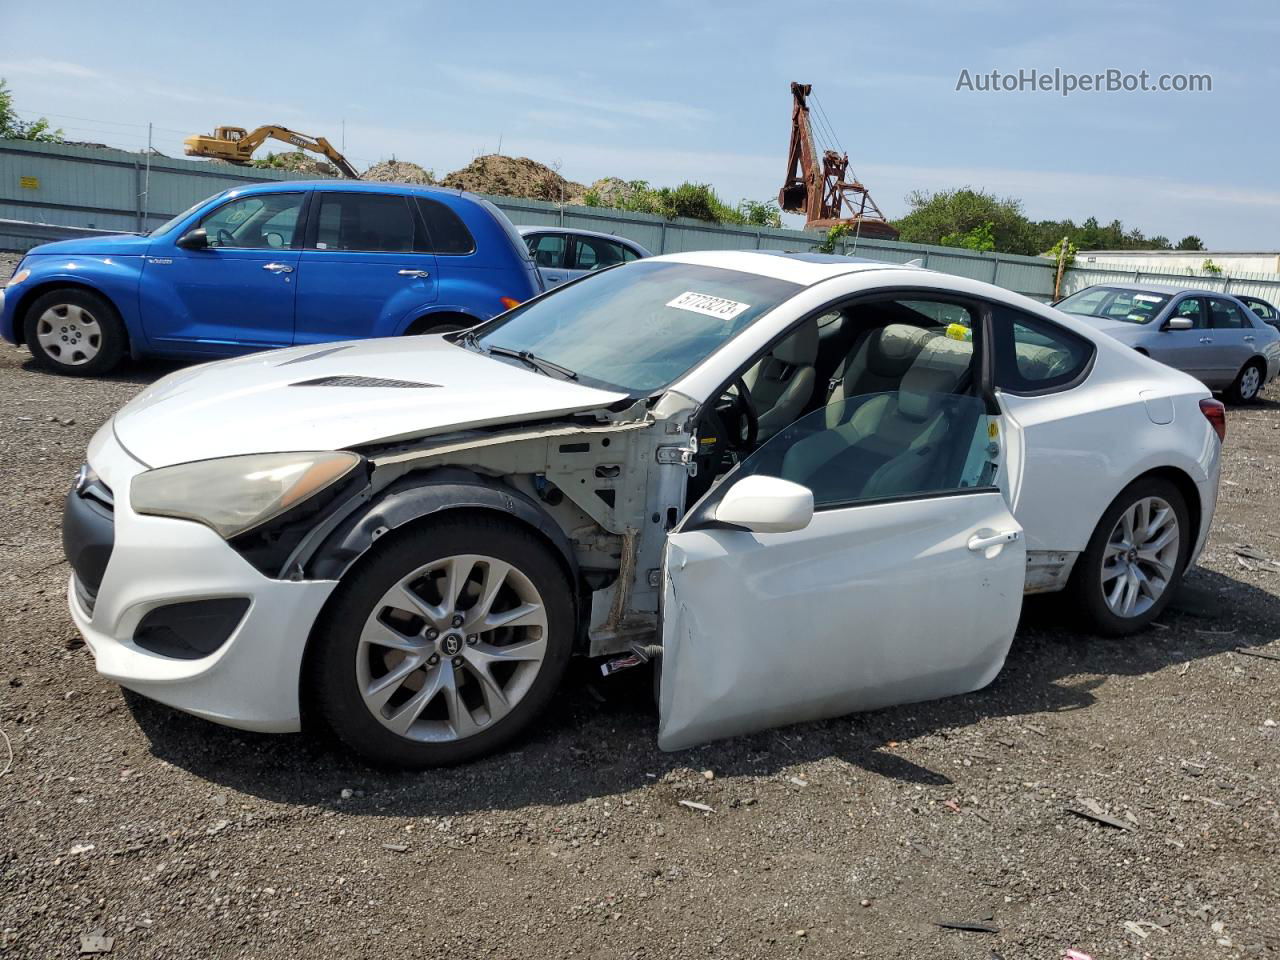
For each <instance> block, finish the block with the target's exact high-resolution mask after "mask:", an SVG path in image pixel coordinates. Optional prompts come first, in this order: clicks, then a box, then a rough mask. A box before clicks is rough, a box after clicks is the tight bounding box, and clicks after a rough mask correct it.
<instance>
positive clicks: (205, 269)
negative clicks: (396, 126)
mask: <svg viewBox="0 0 1280 960" xmlns="http://www.w3.org/2000/svg"><path fill="white" fill-rule="evenodd" d="M541 289H542V283H541V281H540V279H539V277H538V271H537V268H536V267H535V265H534V263H533V261H532V260H531V259H530V257H529V251H528V249H527V247H526V246H525V244H524V242H523V241H522V240H521V238H520V235H519V234H518V233H517V232H516V230H515V228H514V227H512V226H511V223H510V221H508V220H507V218H506V216H505V215H504V214H503V213H502V212H501V211H500V210H499V209H498V208H497V207H495V206H494V205H493V204H491V203H489V202H488V201H487V200H484V199H482V198H481V197H477V196H474V195H472V194H468V193H463V192H460V191H457V190H444V189H437V188H432V187H417V186H408V185H398V184H384V183H361V182H359V181H351V180H337V181H332V182H330V181H307V182H302V183H270V184H260V185H254V186H250V187H245V188H242V189H236V190H229V191H226V192H224V193H220V194H218V195H217V196H214V197H210V198H209V199H208V200H204V201H201V202H200V203H198V204H196V205H195V206H194V207H192V208H191V209H190V210H187V211H186V212H185V213H180V214H178V216H176V217H174V218H173V219H172V220H170V221H169V222H168V223H165V224H164V225H162V226H160V227H157V228H156V229H155V230H153V231H152V232H151V233H150V234H147V235H145V236H135V235H132V234H119V235H113V236H105V237H93V238H89V239H83V240H64V241H61V242H59V243H49V244H45V245H43V246H39V247H36V248H35V249H33V250H32V251H31V252H30V253H28V254H27V256H26V257H25V258H24V259H23V261H22V262H21V263H20V264H19V265H18V269H17V270H16V271H15V272H14V274H13V277H12V278H11V279H10V280H9V283H8V285H7V287H6V288H5V290H4V292H3V294H2V295H0V296H2V297H3V301H2V302H3V311H2V312H0V336H3V337H4V339H6V340H8V341H9V342H10V343H14V344H25V345H26V346H28V347H29V348H30V350H31V353H32V355H33V356H34V357H35V358H36V360H37V361H39V362H41V363H42V364H43V365H45V366H47V367H50V368H52V369H54V370H57V371H59V372H62V373H69V374H77V375H80V376H95V375H98V374H103V373H106V372H107V371H108V370H110V369H111V368H112V367H114V366H115V365H116V364H117V363H118V362H119V361H120V359H121V358H122V357H123V356H124V355H125V354H131V355H132V356H134V357H139V356H147V355H169V356H193V357H208V358H213V357H224V356H231V355H234V354H239V353H247V352H249V351H253V350H262V349H266V348H269V347H287V346H294V345H301V344H308V343H323V342H325V341H330V340H349V339H354V338H360V337H389V336H399V335H401V334H416V333H439V332H444V331H447V330H458V329H462V328H464V327H469V326H472V325H474V324H476V323H479V322H480V321H482V320H488V319H489V318H490V317H492V316H494V315H496V314H499V313H502V312H503V311H504V310H507V309H508V308H510V307H513V306H515V305H516V304H517V303H519V302H521V301H524V300H528V299H529V298H530V297H533V296H535V295H536V294H537V293H539V292H540V291H541Z"/></svg>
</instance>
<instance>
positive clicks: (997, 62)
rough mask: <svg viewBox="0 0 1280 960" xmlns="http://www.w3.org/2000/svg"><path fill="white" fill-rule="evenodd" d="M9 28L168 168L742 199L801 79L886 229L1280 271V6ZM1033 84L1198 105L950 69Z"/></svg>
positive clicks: (539, 9) (432, 7) (951, 6)
mask: <svg viewBox="0 0 1280 960" xmlns="http://www.w3.org/2000/svg"><path fill="white" fill-rule="evenodd" d="M6 6H7V9H6V11H5V17H4V25H3V28H2V30H0V77H4V78H6V79H7V81H8V83H9V86H10V89H11V90H12V92H13V93H14V95H15V102H16V105H17V107H18V109H19V110H20V111H22V112H23V115H24V116H26V117H28V118H30V117H32V116H37V115H45V116H48V117H49V119H50V120H51V121H52V122H53V123H54V124H55V125H56V126H59V127H61V128H62V129H63V131H64V135H65V136H66V137H67V138H68V139H74V140H87V141H95V142H102V143H107V144H109V145H112V146H120V147H124V148H130V149H139V148H141V147H144V146H145V145H146V143H147V124H148V123H150V124H152V125H153V134H152V135H153V138H154V140H153V142H154V145H155V147H156V148H157V149H158V150H160V151H161V152H163V153H166V154H169V155H171V156H180V155H181V153H182V147H181V141H182V138H183V137H184V136H186V135H188V134H191V133H201V132H207V131H209V130H211V129H212V128H213V127H214V126H216V125H234V126H243V127H248V128H250V129H252V128H253V127H255V126H258V125H260V124H264V123H279V124H283V125H285V126H288V127H292V128H294V129H297V130H300V131H303V132H306V133H309V134H313V135H321V136H326V137H328V138H329V139H330V141H331V142H333V143H335V144H339V143H345V152H346V153H347V155H348V157H350V158H351V159H352V160H353V161H354V162H355V164H356V165H357V167H360V168H363V167H364V166H367V165H368V164H371V163H373V162H375V161H378V160H381V159H386V158H388V157H392V156H395V157H397V158H399V159H403V160H412V161H414V162H415V163H419V164H421V165H422V166H424V167H427V168H429V169H432V170H434V171H435V172H436V173H437V175H443V174H445V173H447V172H449V171H452V170H455V169H457V168H459V167H462V166H464V165H466V164H467V163H469V162H470V161H471V159H472V158H473V157H475V156H477V155H479V154H482V153H491V152H496V151H497V150H498V149H499V146H500V147H501V152H502V153H505V154H511V155H517V156H529V157H532V158H533V159H535V160H539V161H541V162H543V163H547V164H549V165H552V166H555V167H557V168H558V169H559V170H560V172H561V173H562V174H563V175H564V176H567V177H569V178H570V179H572V180H577V181H580V182H588V183H589V182H591V181H593V180H595V179H598V178H600V177H605V176H617V177H622V178H623V179H626V180H647V181H649V182H650V183H652V184H654V185H675V184H677V183H679V182H681V181H684V180H690V181H694V182H700V183H710V184H711V185H713V186H714V187H715V189H716V190H717V192H718V193H719V194H720V195H721V196H722V197H723V198H724V199H726V200H727V201H729V202H731V203H733V202H737V201H738V200H739V199H741V198H751V199H758V200H764V199H773V198H775V197H776V196H777V191H778V188H779V187H780V186H781V185H782V181H783V178H784V177H785V175H786V170H785V166H786V152H787V144H788V137H789V126H790V108H791V95H790V90H789V85H790V82H791V81H793V80H796V81H800V82H804V83H811V84H813V92H814V96H815V98H816V100H817V102H818V103H819V104H820V105H821V107H822V111H823V114H822V116H823V119H825V120H826V121H827V123H826V124H823V125H822V130H823V132H824V136H823V137H822V140H823V141H824V145H826V144H831V143H833V142H835V141H838V145H839V146H841V147H843V149H844V150H846V151H848V153H849V156H850V161H851V166H852V168H853V170H854V171H855V172H856V174H857V175H858V177H859V178H860V179H861V180H862V181H863V182H864V183H865V184H866V185H867V187H868V188H869V189H870V191H871V194H872V196H873V197H874V198H875V200H876V202H877V203H878V204H879V205H880V206H881V208H882V209H883V210H884V212H885V213H886V214H887V215H888V216H889V217H891V218H892V217H897V216H901V215H902V214H904V213H905V212H907V210H908V204H907V196H908V194H910V193H911V192H912V191H914V190H925V191H936V190H947V189H952V188H956V187H965V186H968V187H973V188H975V189H983V190H987V191H989V192H992V193H995V194H997V195H1000V196H1011V197H1016V198H1018V199H1020V200H1021V201H1022V202H1023V204H1024V207H1025V210H1026V213H1027V214H1028V215H1029V216H1031V217H1033V218H1035V219H1062V218H1071V219H1074V220H1075V221H1076V222H1080V221H1082V220H1084V219H1085V218H1086V217H1089V216H1096V217H1097V218H1098V219H1099V220H1101V221H1103V222H1108V221H1110V220H1112V219H1116V218H1119V219H1120V220H1122V221H1123V222H1124V223H1125V225H1126V227H1138V228H1140V229H1142V230H1143V231H1144V232H1145V233H1146V234H1148V235H1152V234H1163V235H1165V236H1168V237H1170V238H1172V239H1174V240H1177V239H1178V238H1179V237H1182V236H1184V235H1186V234H1191V233H1194V234H1197V235H1198V236H1200V237H1201V238H1202V239H1203V240H1204V241H1205V243H1206V244H1207V245H1208V247H1209V248H1210V249H1211V250H1218V251H1231V250H1258V249H1266V250H1277V249H1280V182H1278V181H1277V176H1276V174H1277V170H1278V169H1280V164H1278V163H1277V161H1278V159H1280V124H1277V122H1276V117H1277V106H1278V105H1280V96H1278V94H1280V3H1276V2H1275V0H1256V2H1255V0H1243V2H1232V0H1217V2H1215V3H1210V4H1206V3H1204V2H1202V0H1194V2H1190V0H1170V2H1163V3H1148V2H1133V0H1107V2H1096V0H1073V2H1071V3H1065V4H1045V3H1037V4H1030V3H1022V2H1011V0H1010V2H1005V0H971V2H967V3H966V2H959V0H949V2H944V0H896V2H893V3H876V4H858V3H854V2H850V3H845V4H841V5H836V6H832V5H828V6H821V5H819V6H816V7H815V6H810V7H808V8H804V7H802V6H800V5H795V4H782V3H777V2H773V3H734V4H729V3H716V2H710V0H704V2H690V0H682V2H672V0H646V2H645V3H632V4H625V5H624V4H619V3H605V2H598V0H597V2H595V3H578V2H574V0H565V2H561V3H558V4H552V5H546V4H530V3H515V2H507V0H490V2H487V3H486V2H476V0H471V2H466V3H444V2H442V3H408V2H399V0H381V2H378V3H376V4H368V5H362V4H353V3H351V2H346V3H341V4H339V3H332V2H329V0H311V2H307V3H293V2H277V3H270V4H268V3H256V4H249V3H242V2H239V0H220V2H217V3H201V4H196V3H181V4H176V3H172V2H168V3H148V2H135V3H131V4H128V5H116V4H104V3H101V2H100V0H99V2H96V3H92V4H89V3H84V4H78V3H59V4H56V5H52V6H45V5H42V4H13V5H11V6H9V5H6ZM802 9H807V10H808V12H807V13H805V15H804V16H801V14H800V11H801V10H802ZM1032 69H1035V70H1038V71H1040V72H1041V73H1042V74H1043V73H1046V72H1047V73H1050V74H1051V73H1052V72H1053V71H1054V70H1055V69H1058V70H1061V71H1065V72H1069V73H1075V74H1092V73H1095V72H1101V71H1106V70H1108V69H1114V70H1118V71H1121V72H1131V73H1135V74H1136V73H1138V72H1139V71H1142V70H1146V71H1148V73H1149V74H1150V77H1151V81H1152V82H1154V81H1155V79H1156V78H1158V77H1159V76H1160V75H1161V74H1208V75H1209V76H1210V77H1211V78H1212V90H1211V91H1201V92H1139V91H1135V92H1123V91H1118V92H1082V91H1076V92H1075V93H1073V94H1071V95H1070V96H1065V97H1064V96H1062V95H1061V94H1060V93H1057V92H1052V91H1049V92H1045V91H1031V90H1025V91H1015V92H1005V91H996V92H990V91H981V90H972V89H960V90H958V89H957V85H958V83H959V82H960V81H961V78H962V76H964V74H963V73H962V71H968V74H967V75H968V77H969V78H970V80H971V82H972V84H973V85H974V86H976V85H977V83H978V81H976V80H975V79H974V78H976V77H978V76H979V75H982V74H989V73H990V72H991V71H992V70H996V71H1000V72H1001V73H1004V74H1017V73H1018V71H1019V70H1026V71H1030V70H1032ZM815 112H816V111H815ZM277 149H286V148H284V147H283V145H280V146H279V147H278V148H277ZM790 222H791V223H792V224H795V223H796V222H797V221H795V220H794V219H792V220H790Z"/></svg>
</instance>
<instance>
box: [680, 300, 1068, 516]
mask: <svg viewBox="0 0 1280 960" xmlns="http://www.w3.org/2000/svg"><path fill="white" fill-rule="evenodd" d="M974 319H975V318H974V317H973V316H972V315H971V314H970V311H969V309H968V308H967V307H964V306H962V305H960V304H956V303H950V302H946V301H928V300H919V299H883V300H874V301H861V302H858V303H855V304H852V305H850V306H849V307H846V308H843V309H841V310H838V311H834V312H832V313H829V314H825V315H823V316H820V317H816V318H813V319H811V320H808V321H805V322H804V323H803V324H802V325H801V326H800V327H798V328H797V329H796V330H795V331H793V332H792V333H791V334H790V335H788V336H787V337H785V338H784V339H782V340H780V341H779V342H778V343H776V344H775V345H774V346H773V347H772V348H771V349H770V350H769V352H768V353H767V354H766V355H765V356H764V357H762V358H761V359H759V360H758V361H756V362H755V363H754V364H752V365H751V366H750V367H749V368H748V369H747V370H745V371H744V372H743V373H742V374H741V375H740V376H739V377H737V378H735V380H734V382H733V383H731V384H730V386H729V387H727V388H726V390H725V392H724V394H723V395H722V396H721V397H720V398H719V400H718V401H717V402H716V403H715V404H714V405H708V408H707V409H706V410H705V411H704V413H703V415H702V422H701V423H700V424H699V426H698V440H699V455H698V457H697V460H698V473H697V476H695V477H694V478H693V479H692V480H691V481H690V483H689V491H688V495H689V499H688V504H689V505H692V504H693V503H695V502H696V501H697V500H698V499H699V498H700V497H701V496H702V495H703V494H704V493H705V492H706V491H707V490H708V489H710V488H711V487H712V486H713V485H714V484H715V483H716V482H717V481H718V480H719V479H720V478H722V477H724V476H725V475H726V474H727V473H728V472H729V471H730V470H732V469H733V468H734V467H735V466H736V465H737V464H739V463H742V462H744V461H747V462H746V463H744V469H743V470H740V471H739V474H738V475H739V476H744V475H746V474H747V473H763V474H767V475H770V476H779V477H783V478H784V479H791V480H795V481H796V482H799V483H803V484H804V485H805V486H808V487H809V488H810V489H811V490H813V492H814V498H815V502H816V503H818V504H823V503H834V502H848V501H850V500H867V499H878V498H883V497H891V496H896V495H903V494H907V493H912V492H919V491H924V490H928V489H951V488H954V487H963V486H967V485H970V484H971V483H973V482H976V479H977V478H978V477H979V476H980V473H981V469H982V468H983V466H984V462H983V461H984V460H985V457H983V456H980V452H981V450H982V449H983V448H984V447H985V442H984V441H985V432H984V431H981V430H980V429H979V426H980V424H979V421H980V420H981V419H982V418H983V417H984V413H985V411H984V405H983V402H982V401H981V399H980V398H979V397H978V396H977V390H976V366H975V363H974V343H973V335H974V328H975V326H976V324H975V323H974V322H973V321H974ZM1028 333H1029V332H1028ZM1015 358H1016V363H1017V365H1018V368H1019V370H1020V372H1021V373H1022V374H1023V375H1024V376H1027V377H1029V378H1030V379H1033V380H1039V379H1044V378H1048V377H1052V376H1054V375H1055V374H1056V373H1057V372H1058V371H1059V370H1061V369H1063V368H1064V367H1065V366H1066V365H1068V364H1069V363H1070V362H1071V358H1070V357H1069V356H1067V355H1066V352H1065V351H1064V350H1062V349H1060V348H1058V347H1056V346H1054V345H1051V344H1050V343H1049V342H1048V341H1044V342H1036V338H1035V337H1034V336H1032V335H1027V336H1024V337H1020V338H1019V339H1018V341H1017V342H1016V345H1015ZM975 458H976V459H975Z"/></svg>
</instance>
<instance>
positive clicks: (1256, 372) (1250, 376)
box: [1227, 360, 1267, 405]
mask: <svg viewBox="0 0 1280 960" xmlns="http://www.w3.org/2000/svg"><path fill="white" fill-rule="evenodd" d="M1266 378H1267V371H1266V370H1265V369H1264V368H1263V366H1262V363H1261V362H1260V361H1258V360H1250V361H1249V362H1248V363H1246V364H1245V365H1244V369H1242V370H1241V371H1240V374H1239V376H1237V377H1236V380H1235V383H1233V384H1231V386H1230V388H1229V389H1228V390H1227V399H1228V400H1230V401H1231V402H1232V403H1235V404H1241V405H1243V404H1248V403H1256V402H1257V400H1258V395H1259V394H1261V393H1262V387H1263V384H1264V382H1265V381H1266Z"/></svg>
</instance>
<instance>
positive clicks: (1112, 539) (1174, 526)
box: [1072, 478, 1194, 636]
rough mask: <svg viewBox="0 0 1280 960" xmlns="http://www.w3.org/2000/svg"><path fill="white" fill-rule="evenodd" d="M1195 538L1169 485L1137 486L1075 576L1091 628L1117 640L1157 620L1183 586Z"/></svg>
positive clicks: (1108, 516) (1107, 518)
mask: <svg viewBox="0 0 1280 960" xmlns="http://www.w3.org/2000/svg"><path fill="white" fill-rule="evenodd" d="M1193 536H1194V534H1193V532H1192V530H1191V528H1190V524H1189V518H1188V514H1187V507H1186V502H1185V501H1184V499H1183V497H1182V494H1181V493H1179V492H1178V489H1177V487H1175V486H1174V485H1173V484H1172V483H1170V482H1169V481H1167V480H1162V479H1159V478H1151V479H1146V480H1139V481H1137V482H1136V483H1133V484H1131V485H1130V486H1129V487H1128V488H1126V489H1125V490H1124V491H1123V492H1122V493H1121V494H1120V496H1119V497H1117V498H1116V500H1115V502H1114V503H1112V505H1111V506H1110V508H1108V510H1107V512H1106V513H1105V514H1104V515H1103V517H1102V520H1101V522H1099V524H1098V526H1097V528H1096V529H1095V530H1094V533H1093V537H1092V538H1091V539H1090V541H1089V546H1088V548H1087V549H1086V550H1085V552H1084V554H1083V555H1082V556H1081V557H1080V560H1079V562H1078V563H1077V566H1076V570H1075V572H1074V573H1073V575H1072V576H1073V579H1074V581H1075V591H1076V595H1077V597H1078V598H1079V600H1080V601H1081V604H1082V606H1083V608H1084V613H1085V615H1086V617H1087V618H1088V620H1089V621H1090V625H1091V626H1093V627H1094V628H1095V629H1096V630H1097V631H1098V632H1099V633H1103V634H1108V635H1110V636H1120V635H1123V634H1126V633H1132V632H1133V631H1135V630H1140V629H1141V628H1143V627H1145V626H1146V625H1147V624H1149V623H1150V622H1151V621H1152V620H1154V619H1155V618H1156V617H1158V616H1159V615H1160V614H1161V613H1162V612H1163V611H1164V608H1165V607H1166V606H1167V605H1168V603H1169V601H1170V600H1171V599H1172V597H1173V593H1174V591H1175V590H1176V589H1177V586H1178V584H1179V583H1180V582H1181V580H1182V572H1183V571H1182V568H1183V566H1184V564H1185V563H1186V558H1187V556H1188V555H1189V553H1190V550H1191V544H1192V538H1193Z"/></svg>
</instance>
